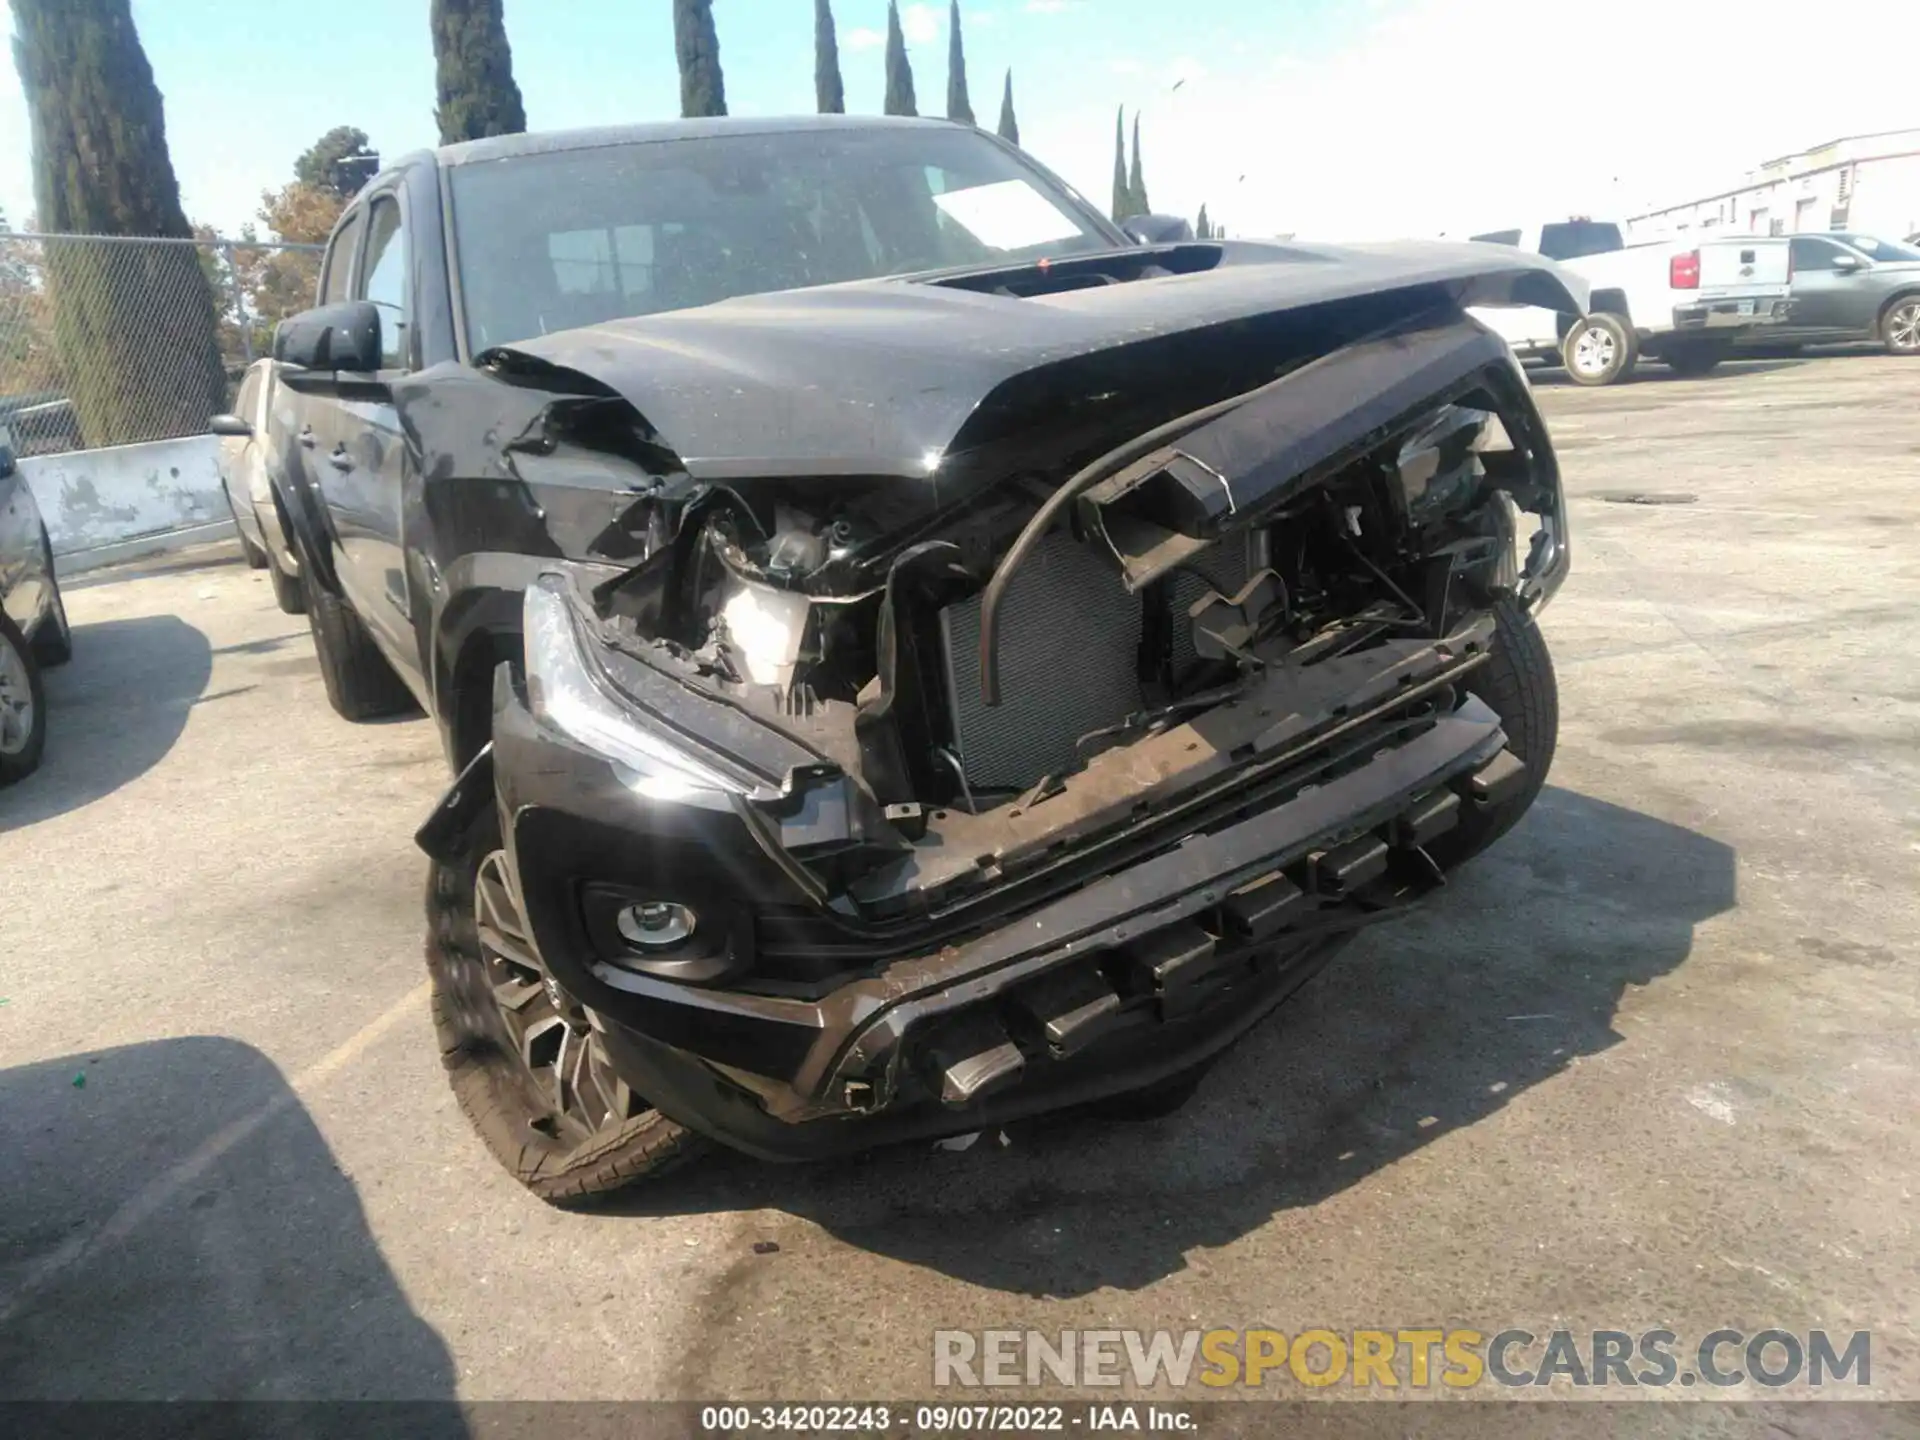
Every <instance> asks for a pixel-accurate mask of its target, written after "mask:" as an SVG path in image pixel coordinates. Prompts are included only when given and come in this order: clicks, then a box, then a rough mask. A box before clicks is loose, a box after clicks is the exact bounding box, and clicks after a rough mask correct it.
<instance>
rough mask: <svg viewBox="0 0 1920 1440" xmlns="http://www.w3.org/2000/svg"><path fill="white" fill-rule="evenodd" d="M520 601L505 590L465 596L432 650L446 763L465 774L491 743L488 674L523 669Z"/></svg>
mask: <svg viewBox="0 0 1920 1440" xmlns="http://www.w3.org/2000/svg"><path fill="white" fill-rule="evenodd" d="M521 605H522V601H521V597H520V595H519V594H518V592H515V591H510V590H487V591H484V592H469V593H468V596H467V597H466V600H465V603H464V604H463V605H461V606H460V607H459V611H458V614H457V615H456V616H455V617H454V619H453V622H452V623H451V624H445V623H443V627H442V634H443V635H444V636H445V643H443V644H441V645H440V646H438V647H436V651H437V658H436V661H435V670H436V672H437V673H436V674H435V676H434V694H435V695H436V696H437V697H438V698H439V706H438V708H439V711H440V718H441V723H442V725H443V726H444V728H445V733H446V740H447V757H448V759H449V760H451V761H452V762H453V768H454V770H455V771H460V770H464V769H465V768H466V767H467V766H468V764H470V763H471V762H472V760H473V758H474V757H475V756H476V755H478V754H479V753H480V752H481V751H482V750H483V749H485V748H486V746H487V745H488V744H489V743H491V741H492V739H493V673H494V671H495V670H497V669H498V668H499V667H500V666H501V665H503V664H505V665H512V666H514V667H516V668H518V667H520V666H521V665H523V664H524V663H525V656H526V649H525V645H524V644H523V642H522V640H521V634H520V613H521Z"/></svg>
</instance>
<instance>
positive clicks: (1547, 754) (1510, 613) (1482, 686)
mask: <svg viewBox="0 0 1920 1440" xmlns="http://www.w3.org/2000/svg"><path fill="white" fill-rule="evenodd" d="M1493 618H1494V636H1493V647H1492V651H1491V653H1490V655H1489V657H1488V659H1487V662H1486V663H1485V664H1484V665H1482V666H1481V667H1480V668H1479V669H1478V670H1475V671H1474V672H1473V673H1472V674H1470V675H1469V676H1468V677H1467V680H1466V684H1465V689H1466V691H1467V693H1468V694H1470V695H1472V696H1474V697H1475V698H1476V699H1478V700H1480V701H1482V702H1483V703H1484V704H1485V705H1486V706H1487V708H1488V709H1490V710H1492V711H1493V713H1494V714H1496V715H1498V716H1499V717H1500V727H1501V728H1502V729H1503V730H1505V731H1506V732H1507V748H1508V749H1509V750H1511V751H1513V753H1514V754H1515V755H1517V756H1519V757H1520V759H1521V760H1523V761H1524V762H1525V763H1526V767H1527V781H1526V786H1525V788H1524V789H1522V790H1521V792H1520V793H1519V794H1518V795H1515V796H1514V797H1513V798H1512V799H1510V800H1508V801H1507V802H1506V803H1505V804H1503V805H1496V806H1492V807H1489V808H1487V809H1483V810H1481V809H1475V808H1474V807H1473V806H1472V805H1471V804H1465V805H1463V806H1462V807H1461V812H1460V823H1459V824H1458V825H1456V826H1454V827H1453V829H1451V830H1449V831H1448V832H1447V833H1446V834H1444V835H1442V836H1440V837H1439V838H1438V839H1436V840H1435V841H1434V842H1433V844H1432V845H1430V846H1429V847H1428V849H1429V850H1430V851H1431V853H1432V855H1433V858H1434V859H1435V860H1437V861H1439V862H1440V864H1441V865H1443V866H1445V867H1446V868H1448V869H1451V868H1452V867H1454V866H1455V865H1459V864H1461V863H1463V862H1465V861H1467V860H1471V859H1472V858H1473V857H1474V856H1476V855H1478V854H1479V853H1480V852H1481V851H1483V850H1485V849H1486V848H1487V847H1488V846H1489V845H1491V844H1493V842H1494V841H1496V840H1498V839H1499V838H1500V837H1501V836H1502V835H1504V834H1506V833H1507V831H1509V830H1511V829H1512V828H1513V827H1514V826H1515V825H1517V824H1519V823H1520V817H1521V816H1522V815H1525V814H1526V813H1527V811H1528V810H1529V809H1530V808H1532V805H1533V802H1534V801H1535V799H1537V798H1538V797H1539V794H1540V788H1541V787H1542V786H1543V785H1545V784H1546V783H1547V772H1548V770H1550V769H1551V768H1552V767H1553V752H1554V749H1555V747H1556V746H1557V744H1558V742H1559V737H1560V686H1559V682H1558V680H1557V679H1556V678H1555V677H1554V673H1553V657H1552V656H1551V655H1550V654H1548V653H1547V641H1546V637H1545V636H1543V635H1542V634H1541V633H1540V627H1539V626H1538V625H1537V624H1535V623H1534V619H1533V617H1532V616H1531V615H1529V614H1527V612H1526V611H1524V610H1522V609H1521V608H1520V605H1519V602H1517V601H1515V600H1513V599H1511V598H1509V599H1503V600H1501V601H1499V602H1498V603H1497V604H1496V605H1495V606H1494V611H1493Z"/></svg>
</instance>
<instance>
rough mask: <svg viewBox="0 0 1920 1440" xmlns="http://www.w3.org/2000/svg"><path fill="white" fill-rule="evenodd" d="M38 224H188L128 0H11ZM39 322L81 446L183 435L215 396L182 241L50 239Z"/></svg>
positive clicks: (205, 302) (211, 352)
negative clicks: (46, 312)
mask: <svg viewBox="0 0 1920 1440" xmlns="http://www.w3.org/2000/svg"><path fill="white" fill-rule="evenodd" d="M13 21H14V28H15V31H16V34H15V37H14V42H13V57H14V64H15V66H16V67H17V68H18V70H19V72H20V85H21V89H22V91H23V92H24V95H25V98H26V102H27V114H28V119H29V125H30V128H31V132H32V141H33V189H34V201H35V205H36V208H37V209H38V211H39V216H38V222H37V223H38V225H39V228H40V229H42V230H45V231H49V232H54V233H61V232H70V233H79V234H85V235H160V236H168V237H172V238H175V239H185V238H188V237H189V236H191V235H192V234H193V230H192V228H191V227H190V226H189V225H188V224H187V217H186V213H185V211H183V210H182V209H181V206H180V185H179V181H178V180H177V179H176V178H175V176H174V173H173V161H172V159H171V158H170V157H169V155H168V153H167V124H166V114H165V106H164V104H163V102H162V99H161V96H160V89H159V87H158V86H157V85H155V84H154V81H153V69H152V67H151V66H150V65H148V63H147V54H146V51H145V50H144V49H142V48H141V45H140V36H139V34H138V32H137V31H136V30H135V29H134V25H133V14H132V11H131V9H130V7H129V3H128V0H14V5H13ZM46 272H47V293H48V298H49V300H50V301H51V304H52V308H53V333H54V340H55V344H56V346H57V348H58V351H59V354H60V359H61V362H62V368H63V369H64V371H65V374H66V378H67V385H68V395H69V398H71V399H72V401H73V405H74V411H75V413H76V415H77V416H78V419H79V422H80V429H81V433H82V435H83V436H84V437H85V438H86V441H87V443H88V444H89V445H119V444H125V443H128V442H130V441H136V440H155V439H162V438H165V437H168V436H174V435H191V434H196V433H199V432H202V431H204V430H205V429H206V428H207V417H208V416H210V415H213V414H215V413H216V412H218V411H220V410H222V409H225V408H226V389H227V386H226V375H225V372H224V371H223V370H222V368H221V363H220V346H219V340H218V332H217V330H216V328H215V327H216V324H217V321H216V314H215V306H214V300H213V296H212V294H211V292H210V291H209V290H208V288H207V277H206V274H205V272H204V271H203V270H202V268H201V265H200V259H199V254H198V252H197V251H196V250H195V249H194V248H193V247H192V246H188V245H153V246H145V245H116V244H102V243H99V242H87V241H66V242H61V241H53V242H50V243H49V244H48V246H47V254H46Z"/></svg>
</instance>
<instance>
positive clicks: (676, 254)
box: [449, 125, 1113, 352]
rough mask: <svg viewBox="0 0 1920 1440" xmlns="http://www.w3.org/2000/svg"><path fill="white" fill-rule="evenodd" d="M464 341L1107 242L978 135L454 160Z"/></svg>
mask: <svg viewBox="0 0 1920 1440" xmlns="http://www.w3.org/2000/svg"><path fill="white" fill-rule="evenodd" d="M449 178H450V183H451V187H452V209H453V228H454V236H455V240H456V242H457V244H458V246H459V255H460V288H461V293H462V295H463V297H464V303H465V308H466V320H467V337H468V343H469V345H470V346H471V348H472V349H473V350H474V351H476V352H478V351H481V350H485V349H487V348H488V347H490V346H494V345H502V344H506V343H508V342H511V341H515V340H524V339H528V338H530V337H532V336H535V335H544V334H548V333H550V332H552V331H556V330H570V329H574V328H576V327H578V326H582V325H592V324H597V323H599V322H601V321H604V320H612V319H617V318H619V317H621V316H625V315H648V314H653V313H655V312H657V311H662V310H680V309H685V308H687V307H689V306H694V305H707V304H711V303H712V302H714V301H716V300H725V299H728V298H730V297H732V296H736V295H752V294H758V293H761V292H765V291H771V290H792V289H799V288H802V287H805V286H810V285H827V284H832V283H835V282H837V281H845V280H865V279H871V278H873V277H875V276H879V275H899V274H906V273H909V272H913V271H920V270H938V269H946V268H952V267H957V266H970V265H988V264H993V263H996V262H1001V261H1020V260H1028V259H1037V258H1039V257H1041V256H1047V255H1067V254H1072V253H1075V252H1078V251H1087V250H1103V249H1108V248H1110V247H1111V245H1112V243H1113V242H1112V241H1110V240H1109V239H1108V238H1107V237H1106V236H1105V235H1104V234H1102V233H1101V232H1100V230H1099V228H1098V227H1097V225H1096V223H1095V222H1094V221H1093V219H1092V218H1091V217H1090V216H1089V215H1087V214H1086V213H1085V212H1083V211H1082V210H1081V209H1080V208H1079V207H1078V206H1077V205H1075V204H1074V203H1073V201H1072V200H1071V199H1070V198H1069V197H1068V196H1066V195H1064V194H1061V193H1060V192H1058V191H1057V190H1056V189H1055V188H1054V187H1053V186H1052V185H1050V184H1049V183H1048V182H1047V181H1046V180H1045V178H1044V177H1042V176H1041V175H1039V174H1038V173H1036V172H1035V171H1033V170H1031V169H1030V168H1028V166H1026V165H1025V164H1023V163H1022V162H1021V160H1020V159H1019V158H1018V157H1017V156H1015V155H1013V154H1011V153H1009V152H1008V151H1007V150H1005V149H1003V148H1002V147H1001V146H999V145H998V144H996V143H994V141H992V140H990V139H989V138H987V137H986V136H985V135H982V134H980V133H979V132H978V131H974V130H962V129H959V128H951V129H949V128H945V127H940V126H931V125H930V126H927V127H925V128H922V127H919V126H903V127H886V128H881V127H874V128H872V129H856V128H851V127H849V128H848V129H845V130H840V129H821V130H792V131H783V132H774V133H765V134H741V135H718V136H704V137H700V138H691V139H685V140H662V141H652V142H646V141H641V142H634V143H628V144H615V145H607V146H602V147H598V148H595V149H588V150H568V151H559V152H555V153H550V154H544V155H520V156H512V157H509V158H505V159H500V160H490V161H480V162H474V163H470V164H465V165H457V166H454V167H452V168H451V170H450V172H449Z"/></svg>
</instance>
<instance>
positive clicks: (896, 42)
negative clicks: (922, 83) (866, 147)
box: [881, 0, 920, 115]
mask: <svg viewBox="0 0 1920 1440" xmlns="http://www.w3.org/2000/svg"><path fill="white" fill-rule="evenodd" d="M881 108H882V109H884V110H885V111H886V113H887V114H889V115H918V114H919V113H920V110H919V107H918V106H917V105H916V104H915V103H914V98H913V67H912V66H911V65H909V64H908V63H907V37H906V36H904V35H902V34H901V33H900V6H899V0H887V100H886V104H885V105H884V106H882V107H881Z"/></svg>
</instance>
